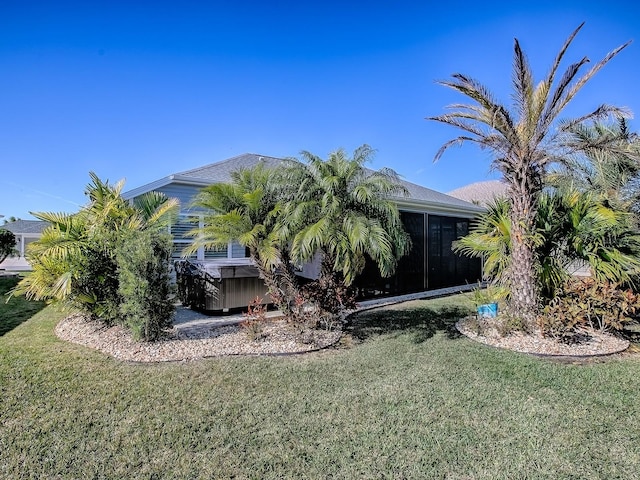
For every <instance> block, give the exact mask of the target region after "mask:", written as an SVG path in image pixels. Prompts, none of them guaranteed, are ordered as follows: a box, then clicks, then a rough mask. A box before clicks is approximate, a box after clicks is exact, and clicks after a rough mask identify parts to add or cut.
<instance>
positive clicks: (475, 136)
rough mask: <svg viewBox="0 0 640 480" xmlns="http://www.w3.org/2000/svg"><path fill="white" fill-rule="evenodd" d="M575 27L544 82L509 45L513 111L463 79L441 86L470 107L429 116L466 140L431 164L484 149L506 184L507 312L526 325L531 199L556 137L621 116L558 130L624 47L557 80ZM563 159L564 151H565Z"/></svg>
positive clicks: (552, 156) (531, 274)
mask: <svg viewBox="0 0 640 480" xmlns="http://www.w3.org/2000/svg"><path fill="white" fill-rule="evenodd" d="M581 28H582V25H580V26H579V27H578V28H577V29H576V30H575V31H574V32H573V33H572V34H571V35H570V36H569V38H568V39H567V40H566V42H565V43H564V45H563V46H562V48H561V49H560V51H559V53H558V55H557V56H556V58H555V60H554V62H553V64H552V66H551V69H550V71H549V73H548V74H547V76H546V77H545V78H544V79H543V80H542V81H541V82H539V83H538V84H537V85H535V84H534V78H533V74H532V72H531V68H530V66H529V62H528V60H527V58H526V56H525V54H524V53H523V51H522V49H521V47H520V43H519V42H518V40H517V39H516V40H515V43H514V60H513V74H512V75H513V93H512V99H513V105H512V107H511V108H509V107H508V106H505V105H503V104H501V103H498V101H497V100H495V98H494V96H493V95H492V94H491V92H490V91H489V89H488V88H486V87H485V86H484V85H482V84H481V83H479V82H478V81H476V80H474V79H473V78H470V77H468V76H466V75H463V74H459V73H457V74H454V75H453V76H452V79H451V80H449V81H441V82H439V83H440V84H442V85H444V86H446V87H450V88H452V89H454V90H456V91H457V92H459V93H461V94H463V95H465V96H466V97H468V98H469V99H470V100H472V102H473V103H471V104H462V105H461V104H454V105H451V106H450V107H449V108H450V109H451V110H452V111H451V112H449V113H446V114H443V115H439V116H435V117H430V119H431V120H435V121H438V122H442V123H445V124H448V125H451V126H454V127H456V128H459V129H461V130H463V131H464V132H465V133H464V134H462V135H460V136H458V137H457V138H454V139H452V140H450V141H448V142H446V143H445V144H444V145H443V146H442V147H441V148H440V149H439V151H438V152H437V153H436V155H435V159H436V160H437V159H439V158H440V157H441V156H442V154H443V153H444V152H445V151H446V150H447V149H448V148H449V147H451V146H454V145H460V144H463V143H466V142H471V143H474V144H477V145H479V146H480V147H481V148H483V149H487V150H489V151H490V152H491V153H492V154H493V156H494V158H493V161H492V166H493V168H495V169H496V170H498V171H500V172H501V173H502V175H503V177H504V181H505V182H506V183H507V185H508V197H509V200H510V202H511V205H510V217H511V226H512V232H511V246H510V255H511V260H510V265H509V275H508V283H509V287H510V289H511V297H510V307H511V312H512V314H514V315H518V316H521V317H522V318H523V319H525V320H526V321H529V322H532V321H533V319H534V317H535V313H536V311H537V309H538V307H539V297H538V285H537V282H536V268H538V267H537V266H536V258H535V250H534V238H533V236H534V233H535V222H536V214H537V209H538V206H537V199H538V195H539V192H540V191H541V189H542V185H543V179H544V175H545V172H546V171H547V168H548V166H549V164H551V163H552V162H554V161H555V160H556V158H557V156H558V155H559V154H560V153H561V152H560V147H561V145H560V136H561V134H562V133H563V131H566V130H567V129H568V128H570V127H571V126H573V125H576V124H579V123H582V122H586V121H588V120H594V119H601V118H605V117H608V116H610V115H612V114H614V115H618V116H624V115H625V114H626V112H625V111H624V110H622V109H620V108H617V107H613V106H610V105H601V106H599V107H598V108H596V109H595V110H593V111H592V112H590V113H587V114H586V115H584V116H582V117H579V118H576V119H573V120H569V121H565V122H562V123H560V122H559V121H558V118H559V116H560V114H561V113H562V112H563V111H564V109H565V107H566V106H567V105H568V104H569V103H570V102H571V101H572V100H573V99H574V97H575V96H576V94H577V93H578V92H579V91H580V89H581V88H582V87H583V86H584V85H585V84H586V83H587V82H588V81H589V80H590V79H591V78H592V77H593V76H594V75H595V74H596V73H597V72H598V71H599V70H600V69H601V68H602V67H603V66H604V65H606V64H607V63H608V62H609V61H610V60H611V59H612V58H613V57H615V56H616V55H617V54H618V53H619V52H620V51H621V50H622V49H623V48H625V47H626V46H627V45H628V43H626V44H624V45H622V46H620V47H618V48H616V49H615V50H613V51H612V52H610V53H609V54H607V55H606V56H605V57H604V58H603V59H602V60H601V61H599V62H598V63H596V64H595V65H593V66H592V67H591V69H590V70H588V71H587V72H586V73H584V75H582V76H579V75H578V74H579V72H580V70H581V68H582V67H583V66H584V65H586V64H587V63H588V62H589V59H588V58H587V57H583V58H582V59H580V60H579V61H577V62H576V63H573V64H571V65H569V66H568V67H567V69H566V70H565V72H564V74H563V75H562V76H558V70H559V68H560V64H561V61H562V60H563V58H564V56H565V53H566V51H567V49H568V47H569V45H570V44H571V42H572V41H573V39H574V38H575V36H576V35H577V33H578V32H579V30H580V29H581ZM564 153H566V152H564Z"/></svg>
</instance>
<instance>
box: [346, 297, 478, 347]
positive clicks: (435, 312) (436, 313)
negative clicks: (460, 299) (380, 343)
mask: <svg viewBox="0 0 640 480" xmlns="http://www.w3.org/2000/svg"><path fill="white" fill-rule="evenodd" d="M471 313H472V311H471V310H470V309H469V308H465V307H459V306H449V305H445V306H442V307H436V308H432V307H428V306H425V307H417V308H416V307H413V308H407V309H402V308H398V307H397V306H396V307H393V308H383V309H375V310H368V311H365V312H361V313H357V314H354V315H353V316H351V317H350V319H349V323H348V324H347V327H346V330H347V332H349V333H350V334H351V336H352V337H353V338H354V339H356V340H359V341H365V340H366V339H368V338H369V337H372V336H378V335H388V334H396V333H407V332H408V333H414V334H415V335H414V341H415V342H416V343H421V342H424V341H426V340H428V339H429V338H431V337H433V335H435V334H436V332H438V331H442V332H444V333H445V334H446V335H447V337H449V338H451V339H455V338H458V337H460V336H461V335H460V333H459V332H458V330H457V329H456V327H455V324H456V322H457V321H458V320H459V319H461V318H463V317H466V316H467V315H470V314H471Z"/></svg>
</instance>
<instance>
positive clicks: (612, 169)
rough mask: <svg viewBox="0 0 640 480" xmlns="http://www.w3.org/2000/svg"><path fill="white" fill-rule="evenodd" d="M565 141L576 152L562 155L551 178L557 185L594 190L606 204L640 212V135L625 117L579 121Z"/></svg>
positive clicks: (549, 180) (549, 176) (570, 130)
mask: <svg viewBox="0 0 640 480" xmlns="http://www.w3.org/2000/svg"><path fill="white" fill-rule="evenodd" d="M564 142H565V143H566V144H567V145H568V146H569V149H570V150H571V151H573V152H575V153H574V155H571V156H569V157H567V158H562V159H561V161H560V165H559V166H558V168H556V169H554V170H553V171H552V172H550V174H549V175H548V179H547V182H548V183H549V185H551V186H553V187H556V188H574V189H576V190H578V191H581V192H587V191H588V192H591V193H592V194H595V195H597V196H598V198H599V199H600V201H601V202H603V203H604V204H605V205H606V206H611V207H613V208H616V209H620V210H632V211H635V212H638V210H639V207H640V189H638V188H637V187H638V183H639V182H640V138H639V137H638V135H637V134H636V133H631V132H630V130H629V127H628V124H627V121H626V120H625V119H624V118H619V119H618V120H617V121H616V122H615V123H603V122H597V123H594V124H593V125H585V124H578V125H574V126H572V127H571V128H570V129H569V130H568V131H567V135H566V138H565V140H564Z"/></svg>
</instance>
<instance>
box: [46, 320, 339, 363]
mask: <svg viewBox="0 0 640 480" xmlns="http://www.w3.org/2000/svg"><path fill="white" fill-rule="evenodd" d="M55 333H56V335H57V336H58V337H59V338H61V339H62V340H66V341H69V342H73V343H76V344H80V345H84V346H86V347H90V348H95V349H97V350H99V351H101V352H103V353H106V354H107V355H111V356H112V357H115V358H117V359H119V360H124V361H130V362H165V361H183V360H196V359H200V358H206V357H214V356H221V355H267V354H270V355H273V354H287V353H302V352H308V351H314V350H318V349H321V348H326V347H327V346H330V345H333V344H334V343H336V342H337V341H338V340H339V338H340V335H341V334H342V331H341V329H339V328H338V329H335V330H332V331H328V330H311V331H310V332H306V333H305V334H302V335H301V334H300V333H299V332H298V331H296V330H295V329H294V328H293V327H292V326H291V325H290V324H287V323H286V322H285V321H284V320H282V319H274V320H269V321H268V322H266V324H265V326H264V332H263V333H264V338H262V339H260V340H257V341H252V340H250V339H249V338H248V337H247V333H246V332H245V331H244V330H243V329H242V328H241V327H240V326H239V325H237V324H236V325H223V326H211V327H210V328H208V329H199V330H198V331H197V334H194V331H193V330H191V331H187V332H184V331H180V330H178V329H176V328H174V329H173V330H171V331H169V332H167V337H166V338H164V339H162V340H159V341H156V342H135V341H134V340H133V339H132V338H131V335H130V334H129V333H128V331H127V330H126V329H125V328H123V327H119V326H113V327H109V328H105V327H104V326H103V325H102V324H101V323H99V322H93V321H89V320H86V319H85V318H84V317H83V316H81V315H72V316H69V317H67V318H65V319H64V320H62V321H61V322H60V323H59V324H58V325H57V326H56V328H55Z"/></svg>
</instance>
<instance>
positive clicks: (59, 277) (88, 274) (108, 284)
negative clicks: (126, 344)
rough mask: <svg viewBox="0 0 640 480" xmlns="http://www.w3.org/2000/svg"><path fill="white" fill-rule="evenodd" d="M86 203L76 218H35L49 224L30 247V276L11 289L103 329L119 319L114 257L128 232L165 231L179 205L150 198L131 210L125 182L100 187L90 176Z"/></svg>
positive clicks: (43, 215)
mask: <svg viewBox="0 0 640 480" xmlns="http://www.w3.org/2000/svg"><path fill="white" fill-rule="evenodd" d="M89 175H90V177H91V183H90V184H89V185H88V186H87V188H86V190H85V194H86V195H87V197H88V199H89V202H88V204H87V205H86V206H85V207H84V208H82V209H81V210H80V211H79V212H77V213H74V214H67V213H52V212H36V213H32V215H33V216H35V217H36V218H38V219H40V220H43V221H46V222H48V223H49V224H50V225H49V226H48V227H47V228H45V229H44V231H43V232H42V236H41V238H39V239H38V240H37V241H35V242H32V243H31V244H30V245H29V250H28V258H29V262H30V263H31V265H32V268H33V272H32V273H31V274H30V275H29V276H27V277H25V278H24V279H23V280H22V281H21V282H20V283H19V285H18V286H17V287H16V289H15V291H14V292H15V293H24V294H25V295H26V296H27V298H30V299H35V300H52V301H54V302H60V303H62V304H63V305H67V306H71V307H73V308H78V309H80V310H81V311H83V312H84V313H87V314H89V315H91V316H92V317H94V318H100V319H102V320H103V321H105V322H106V323H114V322H116V321H118V319H119V314H120V312H119V305H120V300H121V299H120V298H119V293H118V286H119V282H118V265H117V261H116V251H117V247H118V245H119V243H120V242H122V241H123V239H124V238H125V237H126V234H127V233H129V232H138V231H149V232H162V231H167V226H168V225H169V224H170V223H171V221H172V219H173V218H174V217H175V214H176V211H177V209H178V201H177V200H175V199H169V198H167V197H166V196H164V195H163V194H159V193H156V192H152V193H150V194H145V195H144V196H142V197H141V198H139V199H137V200H136V202H134V203H133V204H131V203H129V202H128V201H126V200H125V199H123V198H122V195H121V193H122V188H123V186H124V182H123V181H120V182H118V183H116V184H115V185H111V184H109V183H108V182H103V181H102V180H100V179H99V178H98V176H97V175H96V174H95V173H93V172H90V174H89Z"/></svg>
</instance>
